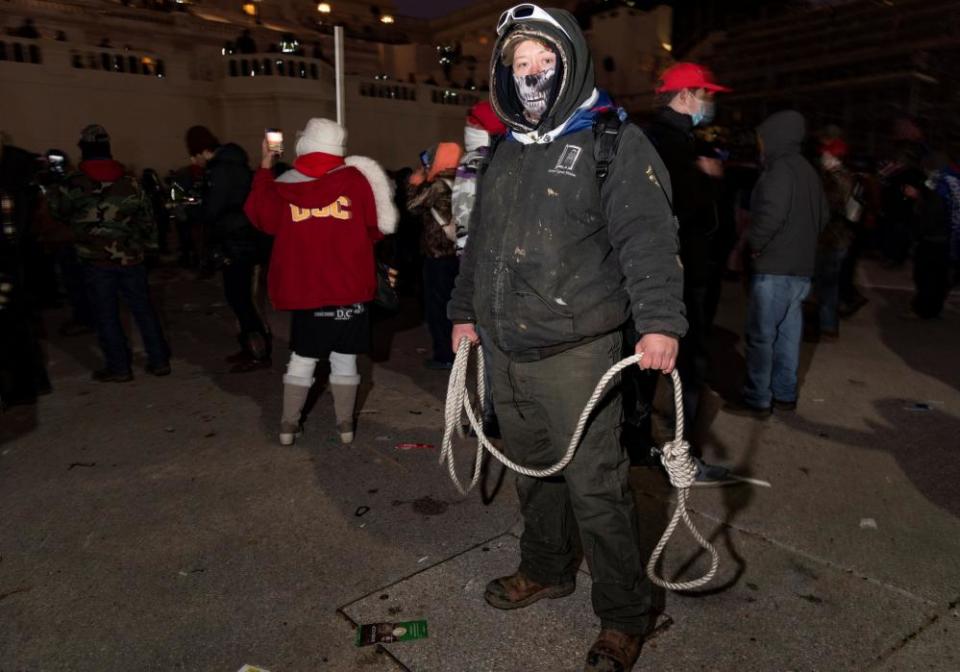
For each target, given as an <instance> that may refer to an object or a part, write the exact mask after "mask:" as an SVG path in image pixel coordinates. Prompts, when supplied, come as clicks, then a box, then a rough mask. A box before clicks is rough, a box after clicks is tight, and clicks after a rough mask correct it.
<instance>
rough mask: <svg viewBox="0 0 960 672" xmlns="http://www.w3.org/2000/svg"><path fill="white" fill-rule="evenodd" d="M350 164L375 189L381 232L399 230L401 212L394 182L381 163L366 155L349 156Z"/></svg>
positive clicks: (389, 232) (388, 232)
mask: <svg viewBox="0 0 960 672" xmlns="http://www.w3.org/2000/svg"><path fill="white" fill-rule="evenodd" d="M346 163H347V165H348V166H353V167H354V168H356V169H357V170H359V171H360V172H361V173H363V176H364V177H365V178H367V182H369V183H370V189H371V190H372V191H373V200H374V203H376V205H377V228H379V229H380V233H382V234H384V235H390V234H391V233H394V232H395V231H396V230H397V222H399V221H400V213H399V212H397V206H396V205H394V202H393V192H394V184H393V181H392V180H391V179H390V178H389V177H387V173H386V172H385V171H384V170H383V168H381V167H380V164H379V163H377V162H376V161H374V160H373V159H371V158H369V157H366V156H348V157H347V158H346Z"/></svg>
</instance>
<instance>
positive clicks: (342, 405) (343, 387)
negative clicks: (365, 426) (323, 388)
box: [330, 375, 360, 444]
mask: <svg viewBox="0 0 960 672" xmlns="http://www.w3.org/2000/svg"><path fill="white" fill-rule="evenodd" d="M359 387H360V376H337V375H331V376H330V392H331V394H333V410H334V412H335V414H336V416H337V431H338V432H340V441H342V442H343V443H345V444H350V443H353V434H354V431H355V429H356V421H355V420H354V410H355V408H356V405H357V389H358V388H359Z"/></svg>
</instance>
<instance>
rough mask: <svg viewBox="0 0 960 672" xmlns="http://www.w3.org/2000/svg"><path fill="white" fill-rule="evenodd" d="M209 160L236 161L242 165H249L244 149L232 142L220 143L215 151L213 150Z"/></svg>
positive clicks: (218, 161)
mask: <svg viewBox="0 0 960 672" xmlns="http://www.w3.org/2000/svg"><path fill="white" fill-rule="evenodd" d="M211 161H216V162H217V163H238V164H241V165H244V166H247V165H249V161H248V159H247V153H246V151H244V149H243V147H241V146H240V145H237V144H235V143H232V142H228V143H227V144H225V145H220V147H218V148H217V151H216V152H214V154H213V158H212V159H211Z"/></svg>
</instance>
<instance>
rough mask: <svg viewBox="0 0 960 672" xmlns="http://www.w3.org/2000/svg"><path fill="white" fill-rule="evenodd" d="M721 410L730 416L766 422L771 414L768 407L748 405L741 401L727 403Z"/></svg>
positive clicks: (771, 411)
mask: <svg viewBox="0 0 960 672" xmlns="http://www.w3.org/2000/svg"><path fill="white" fill-rule="evenodd" d="M723 410H724V411H726V412H727V413H730V414H732V415H739V416H741V417H745V418H756V419H757V420H766V419H767V418H769V417H770V414H771V413H773V409H772V408H770V407H769V406H754V405H753V404H748V403H747V402H746V401H744V400H743V399H737V400H736V401H728V402H727V403H725V404H724V405H723Z"/></svg>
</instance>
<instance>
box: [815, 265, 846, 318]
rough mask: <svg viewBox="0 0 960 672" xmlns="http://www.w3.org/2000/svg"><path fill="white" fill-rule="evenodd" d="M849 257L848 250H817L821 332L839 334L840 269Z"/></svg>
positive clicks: (818, 302)
mask: <svg viewBox="0 0 960 672" xmlns="http://www.w3.org/2000/svg"><path fill="white" fill-rule="evenodd" d="M846 256H847V248H845V247H841V248H829V249H819V250H817V304H818V307H819V311H820V331H821V332H824V331H825V332H828V333H833V334H835V333H837V332H838V331H840V318H839V316H838V315H837V308H838V307H839V305H840V268H841V267H842V266H843V259H844V257H846Z"/></svg>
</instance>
